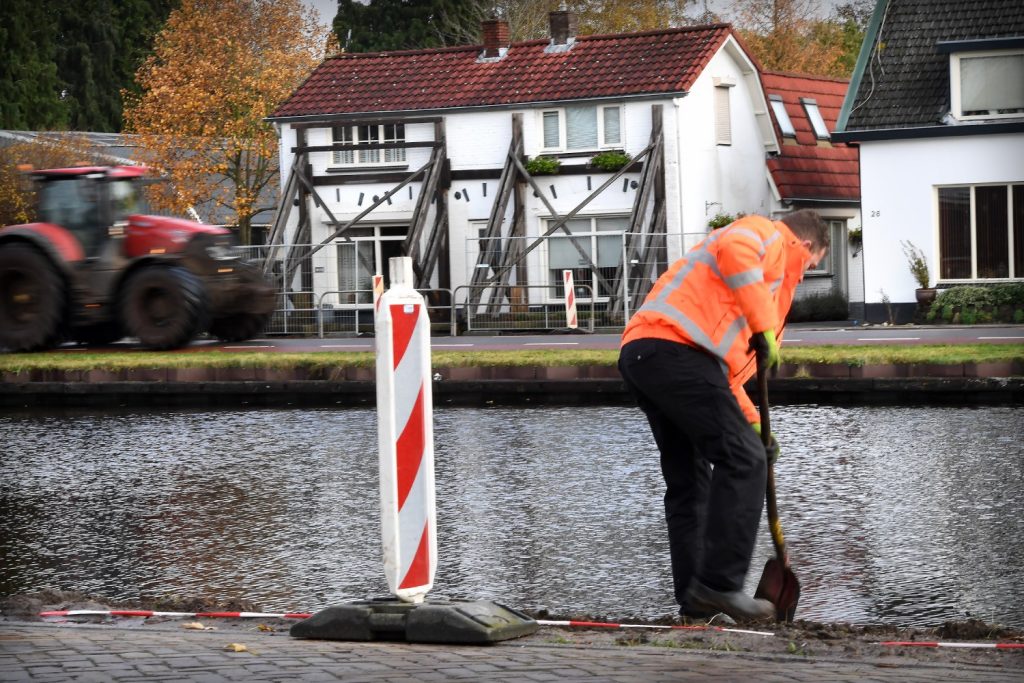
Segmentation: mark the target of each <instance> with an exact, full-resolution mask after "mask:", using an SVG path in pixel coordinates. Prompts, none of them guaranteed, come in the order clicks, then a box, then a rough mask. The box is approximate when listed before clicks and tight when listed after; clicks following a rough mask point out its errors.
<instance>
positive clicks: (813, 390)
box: [0, 360, 1024, 408]
mask: <svg viewBox="0 0 1024 683" xmlns="http://www.w3.org/2000/svg"><path fill="white" fill-rule="evenodd" d="M433 372H434V382H433V393H434V401H435V403H436V404H439V405H446V404H447V405H493V404H511V405H515V404H562V405H565V404H568V405H576V404H598V405H600V404H618V403H630V402H632V399H631V397H630V396H629V394H628V392H627V391H626V389H625V386H624V385H623V382H622V380H621V378H620V377H619V374H618V370H617V369H616V368H615V367H614V366H604V365H602V366H578V367H577V366H574V367H533V366H524V367H511V366H507V367H491V366H483V367H478V366H473V367H435V368H434V369H433ZM769 389H770V391H771V395H772V400H773V402H776V403H805V402H814V403H835V404H864V405H872V404H907V403H918V402H920V403H941V404H953V403H956V404H1020V403H1024V362H1022V361H1019V360H1017V361H1008V362H1002V363H960V364H952V365H932V364H918V365H864V366H849V365H828V364H808V365H792V364H789V365H783V366H782V367H781V368H780V370H779V372H778V373H777V375H776V376H775V377H774V378H773V379H771V380H770V382H769ZM375 401H376V385H375V382H374V369H373V368H371V367H344V368H337V369H336V370H331V371H319V372H311V371H309V370H306V369H297V370H294V371H293V370H287V369H275V368H261V367H244V368H237V367H236V368H212V369H208V370H202V369H195V368H183V369H174V368H153V369H131V370H123V371H116V372H112V371H106V370H85V371H52V370H33V371H28V372H24V373H15V372H0V406H4V407H12V408H17V407H24V408H34V407H43V406H52V407H74V406H87V407H110V406H120V405H130V406H179V405H180V406H221V405H223V406H246V405H252V406H291V405H321V406H371V405H373V404H374V403H375Z"/></svg>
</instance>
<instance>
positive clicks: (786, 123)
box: [768, 95, 796, 138]
mask: <svg viewBox="0 0 1024 683" xmlns="http://www.w3.org/2000/svg"><path fill="white" fill-rule="evenodd" d="M768 104H769V105H771V108H772V112H773V113H774V114H775V120H776V121H778V123H779V130H781V131H782V137H786V138H795V137H796V128H794V127H793V121H792V120H791V119H790V118H789V112H788V111H786V103H785V102H783V101H782V95H769V96H768Z"/></svg>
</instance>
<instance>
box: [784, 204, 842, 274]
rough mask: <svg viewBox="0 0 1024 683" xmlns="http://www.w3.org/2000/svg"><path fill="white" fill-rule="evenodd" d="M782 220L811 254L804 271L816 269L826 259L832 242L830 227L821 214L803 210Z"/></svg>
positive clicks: (787, 215)
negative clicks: (826, 253)
mask: <svg viewBox="0 0 1024 683" xmlns="http://www.w3.org/2000/svg"><path fill="white" fill-rule="evenodd" d="M780 220H781V221H782V222H783V223H785V224H786V226H787V227H788V228H789V229H790V230H792V231H793V234H794V235H796V236H797V238H798V239H800V240H801V241H802V242H803V244H804V246H805V247H807V250H808V251H809V252H811V258H810V260H809V261H808V262H807V263H806V264H804V269H805V270H806V269H807V268H813V267H816V266H817V265H818V263H819V262H820V261H821V259H823V258H825V252H827V251H828V246H829V241H830V237H829V229H828V225H827V224H826V223H825V221H824V220H822V218H821V214H819V213H818V212H817V211H812V210H811V209H801V210H800V211H794V212H793V213H790V214H786V215H785V216H783V217H782V218H781V219H780Z"/></svg>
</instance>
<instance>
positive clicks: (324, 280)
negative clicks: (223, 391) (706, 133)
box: [244, 232, 704, 337]
mask: <svg viewBox="0 0 1024 683" xmlns="http://www.w3.org/2000/svg"><path fill="white" fill-rule="evenodd" d="M574 237H576V238H577V239H576V242H577V245H578V246H579V249H577V248H576V247H575V246H573V245H572V244H571V242H570V241H569V240H568V239H567V237H566V236H565V235H564V234H554V235H551V236H549V237H544V238H540V239H541V243H540V244H539V245H537V247H536V248H533V249H531V250H530V251H529V252H528V253H527V254H526V256H524V257H522V258H521V259H514V260H511V262H510V263H509V265H508V266H507V267H506V266H504V265H503V264H504V263H506V262H509V261H510V259H509V258H508V256H509V255H512V254H516V253H518V254H521V253H523V252H524V251H525V250H526V249H527V247H529V246H530V245H531V244H532V243H533V242H535V241H536V240H537V238H536V237H532V238H503V239H501V240H496V239H491V240H486V239H481V238H471V239H467V240H466V241H465V251H464V254H463V256H464V259H465V260H464V267H465V269H466V271H467V272H466V277H465V279H463V280H462V282H461V283H459V282H455V283H453V284H455V285H456V286H455V287H454V288H453V289H440V288H435V289H425V290H419V291H420V293H421V294H423V295H424V297H425V299H426V301H427V306H428V311H429V314H430V319H431V321H432V323H433V325H434V330H435V332H449V333H450V334H452V335H453V336H454V335H457V334H459V333H461V332H463V331H481V330H492V331H505V330H507V331H516V330H533V331H539V330H557V329H562V328H565V326H566V325H565V293H564V291H563V285H562V276H561V273H562V271H563V270H566V269H569V270H572V271H573V279H574V282H575V286H576V300H577V311H578V315H579V322H580V327H581V328H583V329H589V330H593V329H595V328H597V327H611V328H615V327H622V326H623V325H624V324H625V322H626V320H628V319H629V316H630V314H631V313H632V312H633V310H635V308H636V306H637V305H638V303H639V301H640V300H642V296H643V294H645V293H646V292H647V291H648V289H649V288H650V285H651V283H653V282H654V280H655V279H656V278H657V276H658V275H659V274H660V273H661V272H663V271H664V269H665V267H667V264H668V263H671V262H672V261H673V260H675V259H676V258H678V257H679V256H680V255H681V254H682V253H683V251H684V249H686V248H689V247H690V246H692V245H693V244H696V243H697V242H698V241H699V240H700V239H702V238H703V237H704V235H703V234H694V235H690V234H685V235H680V234H669V235H660V236H652V235H635V234H629V233H623V232H588V233H582V234H576V233H574ZM385 244H387V243H386V242H385V241H381V242H377V243H376V246H374V242H373V241H363V242H359V241H353V242H342V243H335V244H329V245H327V246H325V247H323V248H319V249H317V247H318V245H308V244H306V245H284V246H281V245H278V246H275V247H270V246H252V247H245V248H244V249H245V251H246V255H247V256H248V258H250V259H253V260H255V261H257V262H258V263H260V264H262V265H263V267H264V271H265V272H266V274H267V275H268V277H270V278H271V279H273V280H274V281H275V282H277V283H278V292H277V298H278V305H277V307H276V310H275V311H274V314H273V316H272V318H271V321H270V324H269V325H268V327H267V329H266V331H265V333H266V334H268V335H292V336H309V337H313V336H321V337H323V336H327V335H350V334H372V333H373V290H372V285H371V282H372V280H371V275H372V274H373V273H374V272H376V271H377V267H376V264H375V262H374V259H375V258H377V257H378V256H377V255H379V253H380V252H381V251H384V249H382V248H381V247H382V246H383V245H385ZM314 249H317V250H316V251H315V252H313V250H314ZM481 249H483V250H484V252H485V253H484V258H483V259H481ZM570 249H571V250H572V251H570ZM581 251H582V253H580V252H581ZM311 252H313V253H311ZM584 255H585V256H586V257H587V258H584ZM268 256H269V259H268ZM380 258H381V260H384V261H385V263H386V259H384V258H383V257H380ZM457 260H458V254H454V253H453V254H452V261H453V263H452V266H453V268H457V267H458V264H457V263H456V261H457ZM588 261H589V262H590V263H588ZM591 264H593V266H594V267H591ZM623 264H625V266H626V267H625V268H624V267H623ZM503 270H504V271H505V272H504V273H503V272H501V271H503ZM474 273H477V277H476V280H474ZM453 279H456V280H457V279H458V278H453ZM492 280H493V282H492ZM520 280H521V281H522V282H521V283H520Z"/></svg>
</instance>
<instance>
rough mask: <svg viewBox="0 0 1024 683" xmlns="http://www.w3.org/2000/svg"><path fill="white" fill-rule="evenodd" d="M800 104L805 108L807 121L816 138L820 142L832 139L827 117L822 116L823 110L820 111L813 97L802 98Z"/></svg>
mask: <svg viewBox="0 0 1024 683" xmlns="http://www.w3.org/2000/svg"><path fill="white" fill-rule="evenodd" d="M800 104H802V105H803V106H804V111H805V112H806V113H807V120H808V121H810V122H811V129H812V130H813V131H814V136H815V137H816V138H818V139H819V140H829V139H831V137H832V136H831V135H829V132H828V124H826V123H825V117H824V116H822V115H821V110H820V109H818V101H817V100H815V99H814V98H811V97H801V98H800Z"/></svg>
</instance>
